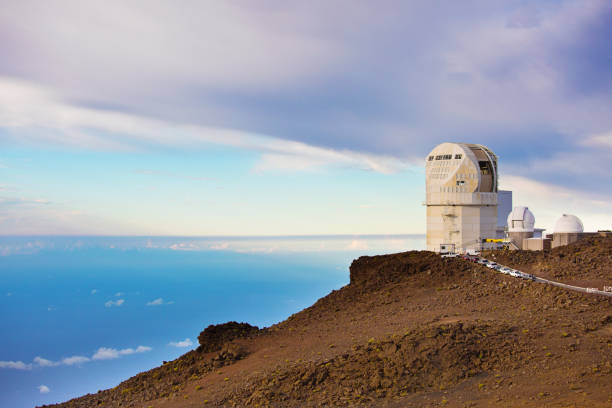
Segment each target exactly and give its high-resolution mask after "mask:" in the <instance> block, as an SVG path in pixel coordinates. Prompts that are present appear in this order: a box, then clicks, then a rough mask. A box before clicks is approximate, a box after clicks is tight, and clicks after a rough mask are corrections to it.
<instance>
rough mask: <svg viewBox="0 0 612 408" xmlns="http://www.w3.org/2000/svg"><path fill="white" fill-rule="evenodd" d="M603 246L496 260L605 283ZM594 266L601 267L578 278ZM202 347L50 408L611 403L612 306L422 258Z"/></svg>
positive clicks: (395, 259)
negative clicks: (268, 323)
mask: <svg viewBox="0 0 612 408" xmlns="http://www.w3.org/2000/svg"><path fill="white" fill-rule="evenodd" d="M611 249H612V239H610V238H597V239H594V241H593V242H591V244H588V243H586V242H579V243H576V244H574V245H571V246H568V247H565V248H557V249H555V250H553V251H550V252H549V253H526V251H521V252H520V253H519V252H517V253H496V256H498V257H499V259H500V260H501V259H502V258H503V259H504V260H506V261H512V262H514V263H515V264H516V265H515V266H519V265H521V266H523V267H524V268H527V267H528V268H533V269H532V270H533V271H534V272H535V271H536V270H550V271H558V270H560V269H559V266H560V265H561V266H562V271H563V272H562V274H563V277H564V278H566V279H569V280H571V278H572V276H578V277H580V278H579V279H594V278H595V277H597V279H603V280H608V282H609V281H610V279H611V278H612V271H611V270H610V268H611V266H612V262H611V261H610V254H611V253H612V251H611ZM567 254H573V255H571V256H569V255H567ZM590 259H595V260H597V262H598V263H600V262H601V263H603V266H601V268H599V267H597V268H589V271H588V272H585V271H584V267H585V265H590V264H589V262H591V261H590ZM547 268H548V269H547ZM552 273H557V272H552ZM551 277H552V276H551ZM199 340H200V343H201V346H200V347H199V350H193V351H190V352H188V353H186V354H185V355H183V356H181V357H179V358H178V359H176V360H174V361H171V362H166V363H165V364H163V365H162V366H160V367H157V368H155V369H152V370H149V371H147V372H143V373H140V374H138V375H136V376H134V377H132V378H130V379H128V380H126V381H124V382H123V383H121V384H119V385H118V386H117V387H115V388H113V389H110V390H105V391H100V392H98V393H96V394H89V395H86V396H83V397H80V398H77V399H74V400H71V401H68V402H65V403H63V404H58V405H55V406H56V407H65V408H68V407H70V408H75V407H109V408H110V407H119V406H121V407H154V408H164V407H176V408H179V407H185V408H187V407H198V408H202V407H207V406H259V407H263V406H278V407H294V406H307V407H315V406H330V405H331V406H388V407H437V406H444V407H489V406H504V407H519V406H520V407H541V406H548V407H568V406H577V407H609V406H610V405H611V404H612V391H611V390H610V383H612V363H611V361H612V300H611V299H610V298H606V297H603V296H597V295H587V294H582V293H577V292H569V291H566V290H563V289H559V288H556V287H551V286H548V285H543V284H538V283H534V282H528V281H523V280H519V279H516V278H512V277H509V276H505V275H501V274H498V273H495V272H492V271H491V270H489V269H488V268H485V267H483V266H480V265H476V264H474V263H470V262H467V261H464V260H461V259H442V258H440V257H439V256H438V255H436V254H433V253H431V252H425V251H411V252H405V253H399V254H391V255H381V256H374V257H361V258H359V259H357V260H355V261H353V263H352V265H351V267H350V284H348V285H347V286H345V287H343V288H341V289H340V290H336V291H332V292H331V293H330V294H329V295H327V296H325V297H323V298H321V299H319V300H318V301H317V302H316V303H315V304H313V305H312V306H311V307H309V308H306V309H304V310H302V311H301V312H299V313H296V314H294V315H292V316H291V317H289V318H288V319H287V320H285V321H283V322H280V323H278V324H276V325H273V326H271V327H269V328H265V329H258V328H255V327H253V326H249V325H246V324H238V323H228V324H226V325H220V326H211V327H209V328H207V329H206V330H205V331H204V332H202V333H201V335H200V337H199Z"/></svg>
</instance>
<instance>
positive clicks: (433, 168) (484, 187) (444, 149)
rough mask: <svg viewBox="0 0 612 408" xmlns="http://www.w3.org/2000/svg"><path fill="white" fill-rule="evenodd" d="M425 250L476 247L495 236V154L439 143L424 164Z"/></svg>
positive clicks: (478, 147) (476, 147)
mask: <svg viewBox="0 0 612 408" xmlns="http://www.w3.org/2000/svg"><path fill="white" fill-rule="evenodd" d="M425 178H426V179H425V184H426V200H425V205H426V206H427V249H428V250H430V251H436V252H439V251H443V252H444V251H457V252H459V251H461V252H463V251H467V250H470V249H481V248H482V247H483V246H484V244H483V243H482V241H483V239H486V238H496V235H497V234H496V232H497V231H496V230H497V226H498V222H497V221H498V220H497V218H498V216H497V179H498V175H497V156H495V154H494V153H493V152H492V151H491V150H489V149H488V148H486V147H485V146H482V145H476V144H467V143H442V144H440V145H438V146H436V147H435V148H434V149H433V150H432V151H431V153H429V155H428V156H427V159H426V165H425Z"/></svg>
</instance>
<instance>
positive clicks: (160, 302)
mask: <svg viewBox="0 0 612 408" xmlns="http://www.w3.org/2000/svg"><path fill="white" fill-rule="evenodd" d="M172 304H174V301H173V300H170V301H164V299H163V298H157V299H155V300H152V301H150V302H147V306H161V305H172Z"/></svg>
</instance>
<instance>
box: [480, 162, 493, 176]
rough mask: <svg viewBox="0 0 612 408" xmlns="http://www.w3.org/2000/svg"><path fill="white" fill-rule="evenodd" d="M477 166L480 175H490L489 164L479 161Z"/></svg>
mask: <svg viewBox="0 0 612 408" xmlns="http://www.w3.org/2000/svg"><path fill="white" fill-rule="evenodd" d="M478 165H479V166H480V173H482V174H491V173H492V171H491V163H489V162H488V161H479V162H478Z"/></svg>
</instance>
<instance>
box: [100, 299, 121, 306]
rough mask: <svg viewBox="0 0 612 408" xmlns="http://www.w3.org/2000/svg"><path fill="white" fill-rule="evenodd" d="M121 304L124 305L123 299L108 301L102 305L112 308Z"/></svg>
mask: <svg viewBox="0 0 612 408" xmlns="http://www.w3.org/2000/svg"><path fill="white" fill-rule="evenodd" d="M123 303H125V300H124V299H117V300H109V301H107V302H106V303H104V307H113V306H117V307H118V306H121V305H123Z"/></svg>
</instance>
